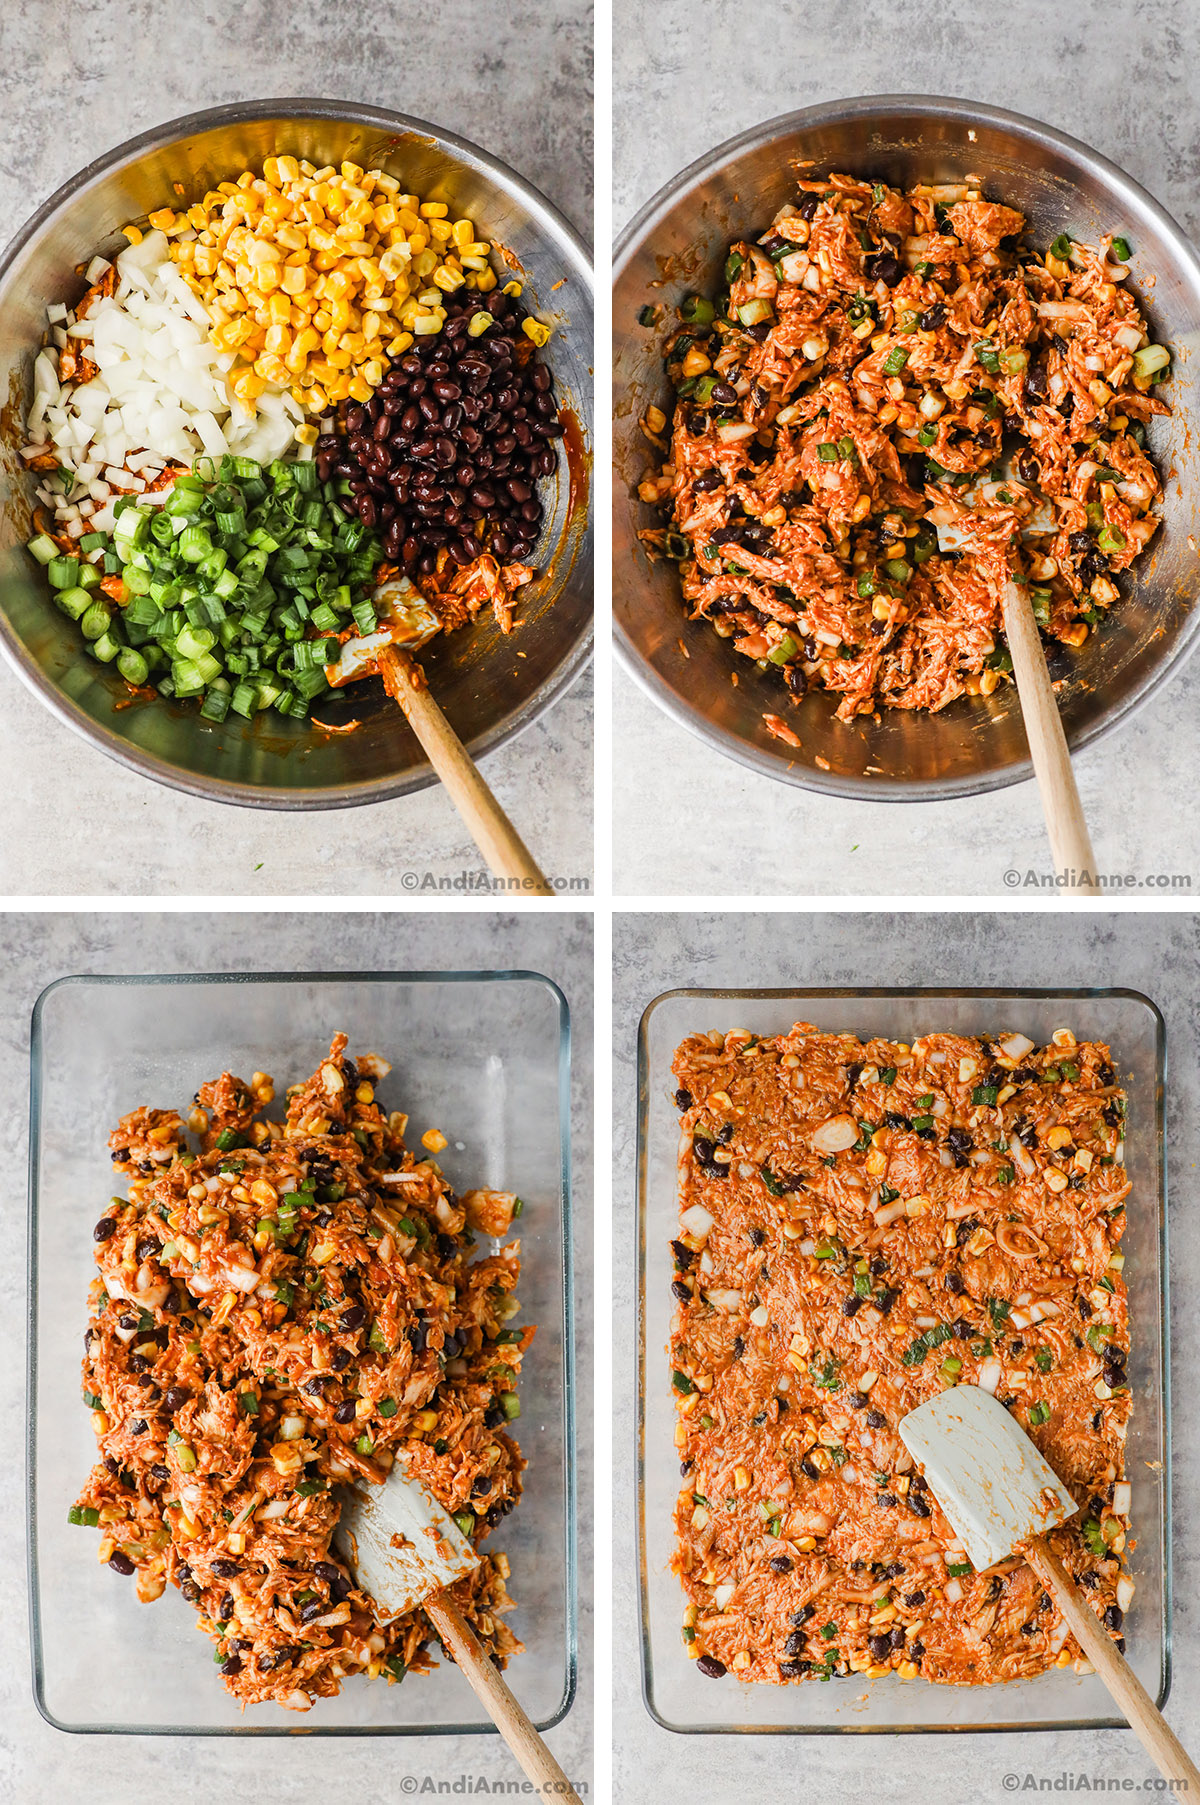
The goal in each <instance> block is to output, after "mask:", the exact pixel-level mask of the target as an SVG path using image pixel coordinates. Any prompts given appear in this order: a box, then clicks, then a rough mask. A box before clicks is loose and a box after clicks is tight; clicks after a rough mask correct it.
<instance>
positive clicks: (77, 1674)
mask: <svg viewBox="0 0 1200 1805" xmlns="http://www.w3.org/2000/svg"><path fill="white" fill-rule="evenodd" d="M338 1029H343V1030H344V1031H345V1032H346V1033H347V1034H348V1035H349V1037H350V1049H349V1050H350V1052H351V1053H352V1054H354V1053H357V1052H377V1053H380V1054H381V1055H382V1056H383V1057H384V1058H387V1059H390V1060H391V1062H392V1071H391V1074H390V1075H389V1077H388V1078H387V1079H386V1080H384V1081H383V1083H382V1084H381V1086H380V1100H381V1102H382V1103H383V1104H384V1105H385V1107H387V1108H401V1109H404V1110H406V1111H407V1112H408V1114H409V1115H410V1117H411V1127H410V1129H409V1140H410V1144H412V1145H419V1141H420V1136H421V1134H422V1133H423V1132H424V1131H425V1130H426V1129H430V1128H440V1129H441V1130H442V1131H443V1133H445V1134H446V1136H447V1137H448V1139H449V1142H450V1145H449V1146H448V1147H447V1148H446V1150H445V1152H444V1153H442V1154H440V1155H439V1161H440V1163H441V1164H442V1166H443V1168H444V1169H445V1171H446V1172H447V1174H448V1176H449V1178H450V1180H451V1182H452V1183H453V1184H455V1185H456V1187H460V1188H462V1189H468V1188H469V1187H470V1186H471V1185H477V1186H484V1187H493V1188H498V1189H505V1190H515V1191H517V1192H518V1193H519V1194H520V1196H521V1197H523V1198H524V1200H525V1205H526V1207H525V1210H524V1212H523V1214H522V1216H521V1221H520V1225H519V1228H520V1240H521V1261H522V1276H521V1283H520V1288H519V1293H518V1295H519V1296H520V1299H521V1304H522V1314H521V1317H520V1319H519V1320H520V1321H521V1322H533V1323H536V1324H537V1325H538V1333H537V1336H536V1339H535V1341H534V1343H533V1347H532V1348H531V1350H530V1353H529V1355H528V1356H527V1358H526V1361H525V1365H524V1371H523V1374H522V1382H521V1418H520V1421H519V1423H518V1424H517V1433H518V1439H519V1441H520V1444H521V1447H522V1450H523V1452H524V1454H525V1457H526V1459H527V1460H528V1462H529V1466H528V1469H527V1471H526V1473H525V1476H524V1477H525V1492H524V1496H523V1498H522V1501H521V1504H520V1506H519V1507H518V1509H517V1510H516V1511H515V1512H514V1513H513V1515H512V1516H511V1517H509V1518H508V1519H507V1520H506V1521H505V1522H504V1524H503V1525H502V1526H501V1528H500V1530H499V1531H498V1532H497V1534H496V1537H495V1544H494V1545H495V1546H496V1547H497V1548H503V1549H504V1550H505V1552H506V1553H507V1554H508V1556H509V1559H510V1561H511V1563H512V1579H511V1582H510V1589H511V1591H512V1593H513V1596H514V1598H515V1599H516V1600H517V1609H516V1611H515V1612H514V1613H513V1615H512V1617H511V1618H510V1619H509V1622H510V1623H511V1625H512V1627H513V1628H514V1630H515V1631H516V1634H517V1635H518V1636H519V1637H520V1639H521V1640H522V1641H523V1642H524V1643H525V1645H526V1652H525V1653H524V1654H522V1655H519V1656H517V1657H515V1659H514V1660H513V1662H512V1664H511V1665H510V1667H509V1670H508V1679H509V1683H510V1684H511V1685H512V1687H513V1690H514V1691H515V1692H516V1694H517V1696H518V1697H519V1698H520V1700H521V1703H522V1704H523V1705H524V1707H525V1709H526V1711H527V1712H528V1713H529V1715H530V1717H531V1718H533V1719H534V1720H535V1722H536V1723H537V1724H538V1726H539V1727H540V1728H543V1729H545V1728H548V1727H549V1726H550V1725H551V1724H554V1723H557V1722H558V1721H559V1720H560V1719H561V1718H562V1717H563V1716H564V1715H565V1714H566V1712H567V1710H568V1708H569V1706H570V1704H571V1701H572V1698H573V1696H574V1689H575V1660H576V1641H575V1618H576V1571H575V1481H574V1462H573V1448H574V1419H573V1409H574V1389H573V1345H572V1339H571V1249H570V1234H569V1222H570V1217H569V1209H570V1189H569V1184H570V1147H569V1116H568V1103H569V1093H568V1081H569V1058H570V1028H569V1019H568V1012H567V1005H566V1002H565V999H564V998H563V996H562V994H561V992H560V991H559V990H558V988H557V987H556V986H555V985H554V984H553V983H551V981H550V980H549V979H548V978H544V977H541V976H539V975H538V974H537V973H532V972H386V973H369V974H349V975H346V976H324V975H309V974H297V975H294V976H291V975H276V974H271V975H261V976H260V975H257V974H252V975H241V974H222V975H219V976H197V977H185V976H173V977H154V976H145V977H78V978H64V979H61V980H60V981H59V982H58V983H56V984H52V985H51V986H50V987H49V988H48V989H47V990H45V991H44V992H43V993H42V995H41V996H40V997H39V999H38V1001H37V1004H36V1006H35V1008H34V1012H33V1027H32V1046H31V1073H30V1098H31V1120H30V1183H29V1210H30V1236H29V1245H30V1265H29V1394H28V1431H27V1433H28V1488H29V1582H30V1592H29V1598H30V1628H31V1644H32V1654H33V1685H34V1697H35V1700H36V1703H37V1706H38V1709H39V1710H40V1711H41V1713H42V1715H43V1716H44V1717H45V1718H46V1719H47V1721H48V1722H49V1723H51V1724H53V1725H54V1726H55V1727H56V1728H58V1729H64V1730H74V1731H91V1732H122V1733H131V1732H132V1733H140V1734H207V1735H232V1736H237V1735H243V1736H244V1735H250V1736H253V1735H259V1736H263V1735H267V1736H270V1735H276V1736H278V1735H288V1734H296V1733H297V1732H300V1733H302V1734H304V1735H306V1736H337V1735H360V1736H361V1735H367V1736H370V1735H377V1736H389V1735H391V1736H402V1735H422V1736H429V1735H451V1734H461V1733H462V1732H464V1731H484V1730H490V1729H491V1728H492V1725H491V1722H490V1720H489V1719H488V1718H486V1717H485V1716H483V1715H482V1714H481V1712H480V1708H479V1706H478V1704H477V1702H476V1700H475V1696H474V1694H473V1693H472V1692H471V1690H470V1688H469V1687H468V1685H467V1683H466V1681H465V1680H464V1679H463V1678H462V1676H461V1675H460V1674H459V1673H458V1671H457V1669H456V1668H455V1667H454V1666H453V1665H451V1664H450V1663H448V1662H443V1663H441V1664H440V1665H439V1666H438V1667H437V1668H436V1669H435V1671H434V1672H433V1673H431V1674H428V1675H424V1676H421V1675H411V1676H410V1677H409V1678H408V1679H407V1680H406V1681H405V1682H404V1683H403V1684H402V1685H398V1686H397V1685H392V1686H389V1685H387V1684H385V1683H384V1682H382V1681H375V1682H370V1681H366V1680H364V1679H361V1678H358V1677H355V1678H352V1679H350V1680H349V1681H347V1683H346V1685H345V1686H344V1688H343V1690H342V1693H341V1695H340V1696H339V1697H338V1698H336V1699H323V1700H320V1701H318V1703H317V1704H316V1705H314V1706H313V1708H312V1710H311V1711H309V1712H308V1713H306V1714H304V1715H301V1716H297V1714H296V1713H294V1712H290V1711H284V1710H282V1709H281V1708H279V1707H277V1706H273V1705H268V1706H258V1707H255V1708H253V1709H252V1710H251V1711H248V1712H247V1713H246V1714H245V1715H244V1716H243V1714H242V1712H241V1710H240V1709H239V1707H238V1706H237V1704H236V1703H235V1702H234V1700H233V1699H232V1698H231V1697H230V1696H229V1694H228V1693H227V1692H226V1691H225V1690H224V1688H223V1687H222V1685H221V1684H220V1681H219V1679H218V1678H217V1675H216V1671H215V1669H214V1667H213V1663H212V1651H211V1647H210V1645H209V1642H208V1640H207V1638H205V1637H204V1636H202V1635H200V1633H199V1632H198V1631H197V1629H196V1627H195V1625H194V1622H193V1621H192V1616H193V1614H192V1611H191V1609H190V1607H188V1606H187V1605H185V1604H184V1603H183V1601H182V1600H181V1599H180V1598H179V1597H178V1595H177V1594H176V1592H175V1591H174V1589H173V1588H170V1587H169V1588H168V1590H167V1593H166V1594H165V1596H164V1597H163V1598H162V1599H160V1600H159V1601H158V1602H157V1603H156V1604H154V1605H151V1606H146V1605H141V1604H139V1603H138V1602H137V1599H136V1596H135V1594H134V1589H133V1584H132V1581H126V1580H122V1579H120V1578H119V1577H118V1576H117V1575H115V1574H112V1573H110V1572H109V1571H108V1570H107V1569H106V1568H98V1567H97V1565H96V1540H95V1532H94V1531H88V1530H81V1529H78V1528H74V1527H72V1526H71V1525H69V1524H68V1522H67V1510H68V1507H69V1506H70V1504H71V1503H72V1502H73V1501H74V1498H75V1496H76V1493H77V1491H78V1489H79V1487H80V1485H81V1483H82V1481H83V1479H84V1478H85V1477H86V1475H87V1473H88V1471H89V1470H90V1468H91V1465H92V1463H93V1461H94V1459H95V1441H94V1438H93V1435H92V1431H91V1427H90V1423H89V1419H88V1413H87V1411H86V1409H84V1408H83V1406H82V1405H81V1403H80V1358H81V1353H82V1346H83V1331H84V1327H85V1325H86V1298H87V1287H88V1283H89V1281H90V1279H91V1277H92V1275H93V1273H94V1270H95V1268H94V1266H93V1262H92V1226H93V1224H94V1222H95V1221H96V1219H97V1217H98V1216H99V1215H100V1214H101V1213H102V1211H103V1209H104V1207H105V1205H106V1203H107V1201H108V1198H109V1195H110V1194H111V1192H112V1190H113V1181H112V1176H111V1168H110V1165H109V1158H108V1151H107V1138H108V1133H109V1130H110V1128H112V1127H113V1126H114V1125H115V1123H116V1121H117V1118H118V1117H119V1116H120V1115H121V1114H122V1113H123V1112H124V1111H126V1110H128V1109H132V1108H134V1107H136V1106H137V1105H138V1104H140V1103H152V1104H155V1105H170V1106H174V1107H179V1106H184V1107H185V1108H186V1105H187V1103H188V1102H189V1100H190V1099H191V1097H192V1094H193V1092H194V1091H195V1090H196V1088H197V1086H198V1085H199V1084H200V1083H201V1082H202V1081H203V1080H204V1079H207V1078H214V1077H216V1076H218V1075H219V1074H220V1073H221V1072H222V1071H224V1070H226V1069H229V1070H231V1071H234V1072H237V1073H240V1074H242V1075H245V1076H248V1075H249V1074H250V1073H251V1072H252V1071H255V1070H260V1071H265V1072H270V1073H271V1074H272V1076H273V1077H274V1078H275V1079H276V1081H277V1083H278V1085H279V1087H280V1101H279V1102H278V1103H276V1104H273V1105H272V1106H271V1110H270V1113H271V1114H276V1113H278V1112H279V1111H280V1110H281V1106H282V1089H283V1085H284V1084H285V1083H291V1082H293V1081H295V1080H298V1079H301V1078H304V1077H306V1076H307V1074H308V1073H309V1072H310V1071H312V1070H313V1069H314V1068H315V1066H316V1064H317V1061H318V1059H319V1057H320V1056H321V1054H322V1053H323V1052H324V1051H326V1049H327V1048H328V1044H329V1040H330V1036H331V1035H332V1034H333V1033H334V1032H336V1031H337V1030H338Z"/></svg>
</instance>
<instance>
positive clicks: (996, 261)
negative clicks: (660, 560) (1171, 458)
mask: <svg viewBox="0 0 1200 1805" xmlns="http://www.w3.org/2000/svg"><path fill="white" fill-rule="evenodd" d="M799 188H800V192H799V196H798V198H797V200H796V202H795V203H794V204H791V205H787V206H785V207H784V208H783V209H782V211H781V212H780V213H779V215H778V216H777V217H776V219H775V220H774V222H773V223H772V225H771V227H770V229H769V230H768V231H767V232H765V233H764V234H763V236H762V238H761V239H760V240H759V241H758V243H756V244H750V243H744V242H739V243H736V244H734V245H733V247H732V248H731V251H730V254H729V260H728V262H727V264H726V266H725V277H726V282H727V289H728V292H727V293H723V294H721V295H720V296H719V297H718V299H717V300H716V302H715V303H714V302H712V301H709V300H706V299H704V298H702V297H700V296H696V295H692V296H689V297H688V299H687V300H686V301H685V302H684V304H683V307H682V308H681V310H680V311H681V318H682V324H681V325H680V326H679V327H678V328H677V329H676V330H674V331H673V332H672V333H671V336H670V337H669V339H668V341H667V346H666V360H667V370H668V374H669V376H670V377H671V379H672V381H673V383H674V385H675V388H676V391H677V394H678V401H677V404H676V406H675V410H674V420H673V423H671V425H670V441H669V444H668V442H667V439H666V437H665V433H666V430H667V427H668V422H667V421H666V419H665V417H664V415H663V414H662V412H661V410H659V409H657V408H652V409H650V410H649V411H648V413H647V415H646V417H645V419H644V421H643V426H644V430H645V431H646V432H647V435H648V437H649V438H650V439H651V441H652V443H654V444H655V445H656V447H657V448H658V449H659V451H660V452H661V453H662V454H664V455H665V456H666V460H667V461H666V462H665V463H664V464H663V466H662V468H661V471H660V473H659V474H657V475H655V476H652V477H650V478H648V479H647V480H646V481H645V482H643V483H642V484H641V486H640V490H639V493H640V495H641V498H642V499H643V500H644V501H646V502H649V503H651V504H654V505H656V506H658V507H661V508H662V509H663V510H664V511H665V512H666V514H667V516H668V525H667V527H665V528H658V529H655V530H653V531H649V532H646V533H644V534H643V535H642V537H643V539H644V541H645V542H646V543H647V544H648V546H649V547H650V548H651V550H652V551H653V552H655V553H659V554H662V555H665V556H668V557H672V558H675V559H677V560H678V562H679V567H680V577H681V582H682V587H683V594H684V597H685V599H686V601H687V603H688V604H689V607H690V611H691V616H692V618H693V619H697V620H707V621H710V622H711V623H712V625H713V626H714V628H715V630H716V631H717V632H718V633H719V634H720V635H721V636H722V637H723V638H726V639H730V640H732V642H733V646H734V649H735V650H736V651H738V652H740V653H742V654H743V655H744V656H745V657H747V658H750V659H753V660H754V661H755V662H756V663H757V664H758V665H759V667H760V668H761V669H763V670H768V669H770V667H772V666H774V667H776V668H777V669H778V670H779V672H780V673H781V675H782V677H783V679H784V681H785V683H786V686H787V690H788V691H789V692H790V694H791V695H792V696H793V697H799V696H802V695H804V694H805V692H806V690H808V689H809V688H812V687H820V688H824V689H827V690H831V691H833V692H835V694H836V695H837V696H838V698H839V701H838V708H837V713H838V716H839V717H840V718H841V719H843V720H847V721H848V720H852V719H853V718H854V717H855V716H856V715H859V714H871V713H874V712H875V711H876V710H877V709H879V708H880V707H881V706H888V707H893V708H910V709H930V710H936V709H940V708H944V707H945V706H946V705H947V703H949V702H952V701H953V700H954V699H955V698H956V697H958V696H961V695H963V694H968V695H979V694H984V695H989V694H991V693H992V691H993V690H994V689H995V688H996V687H997V685H998V684H999V683H1001V682H1004V681H1007V674H1008V673H1009V672H1010V671H1011V669H1012V664H1011V658H1010V656H1009V653H1008V651H1007V648H1006V646H1005V644H1004V639H1003V632H1002V623H1003V614H1002V597H1003V591H1004V584H1005V581H1006V579H1007V577H1008V575H1009V574H1010V573H1011V574H1012V576H1013V577H1014V578H1015V580H1016V581H1017V582H1018V583H1020V584H1022V585H1027V586H1028V594H1029V596H1030V599H1031V601H1032V605H1033V609H1034V613H1035V616H1036V617H1037V619H1038V621H1039V623H1040V624H1041V626H1042V628H1043V629H1044V631H1045V632H1046V633H1047V634H1049V635H1050V636H1051V637H1052V638H1053V639H1056V640H1059V641H1062V642H1063V643H1065V644H1066V645H1069V646H1073V647H1078V646H1080V645H1082V644H1083V642H1084V640H1085V639H1086V637H1087V634H1088V632H1089V629H1094V628H1097V627H1099V626H1101V625H1102V623H1103V620H1104V615H1105V610H1107V609H1108V608H1109V607H1110V606H1111V605H1112V604H1113V603H1114V602H1115V601H1116V600H1117V595H1118V591H1117V587H1116V584H1115V582H1114V581H1113V579H1114V577H1115V576H1116V575H1117V574H1118V573H1119V572H1120V571H1123V570H1127V569H1128V568H1129V566H1130V565H1131V564H1132V563H1133V562H1134V560H1135V559H1136V558H1137V557H1138V556H1139V555H1140V554H1141V552H1142V551H1143V550H1144V549H1145V547H1146V545H1147V544H1148V542H1149V540H1150V538H1151V536H1152V535H1153V533H1154V530H1155V527H1156V525H1157V520H1156V519H1155V517H1154V515H1153V513H1152V511H1151V510H1152V508H1153V505H1154V503H1155V501H1156V499H1157V497H1158V495H1159V493H1160V489H1161V482H1160V478H1159V476H1158V473H1157V471H1156V470H1155V468H1154V466H1153V464H1152V463H1151V461H1150V459H1149V458H1148V457H1147V455H1146V451H1145V444H1146V433H1145V428H1146V424H1147V422H1148V421H1149V420H1150V419H1151V418H1152V417H1153V416H1154V415H1155V414H1165V413H1168V412H1169V411H1170V410H1169V409H1168V407H1167V406H1166V404H1165V403H1164V402H1163V401H1161V400H1160V399H1158V398H1157V397H1156V395H1155V394H1154V393H1153V392H1152V391H1153V387H1154V385H1155V384H1156V383H1158V382H1160V381H1162V380H1163V379H1164V377H1165V376H1167V374H1168V373H1169V354H1168V352H1167V351H1166V349H1165V348H1164V347H1163V346H1161V345H1154V344H1151V343H1150V335H1149V332H1148V329H1147V326H1146V322H1145V320H1144V318H1143V316H1142V313H1141V311H1140V309H1139V306H1138V303H1137V301H1136V300H1135V299H1134V297H1133V296H1132V295H1131V294H1130V293H1129V292H1128V290H1127V288H1126V287H1125V286H1123V284H1124V283H1125V279H1126V276H1127V274H1128V269H1127V263H1126V260H1127V259H1128V257H1129V255H1130V250H1129V247H1128V245H1127V244H1126V243H1125V242H1124V240H1122V239H1120V238H1114V237H1113V236H1112V235H1108V236H1106V237H1104V238H1103V239H1102V240H1101V242H1100V246H1099V248H1098V249H1092V248H1091V247H1090V246H1088V245H1085V244H1079V243H1075V242H1073V241H1071V240H1070V239H1068V238H1067V237H1066V236H1065V235H1063V236H1062V237H1060V238H1058V239H1056V240H1055V242H1054V244H1053V245H1052V246H1051V248H1050V250H1049V251H1048V252H1046V254H1045V255H1044V256H1042V255H1038V254H1035V253H1034V252H1033V251H1031V250H1029V249H1027V248H1025V247H1023V246H1021V245H1020V244H1019V242H1018V241H1019V239H1020V237H1021V234H1022V233H1023V231H1024V229H1025V221H1024V219H1023V217H1022V216H1021V214H1019V213H1017V212H1016V211H1014V210H1013V209H1012V208H1011V207H1005V206H999V205H997V204H995V203H994V202H991V201H988V200H985V199H983V197H982V195H981V193H980V191H979V189H978V187H977V186H975V185H974V184H973V183H971V182H965V183H958V184H953V185H944V186H927V185H926V186H918V187H915V188H913V189H912V190H911V191H909V192H908V193H901V192H900V191H899V190H897V189H894V188H890V187H888V186H887V185H886V184H882V183H879V184H875V185H872V184H870V183H868V182H860V181H856V180H854V179H853V178H851V177H850V176H845V175H831V176H829V177H828V178H827V179H825V180H819V181H818V180H805V181H802V182H801V183H800V185H799ZM652 311H653V310H651V316H652ZM649 318H650V316H648V323H649Z"/></svg>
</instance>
